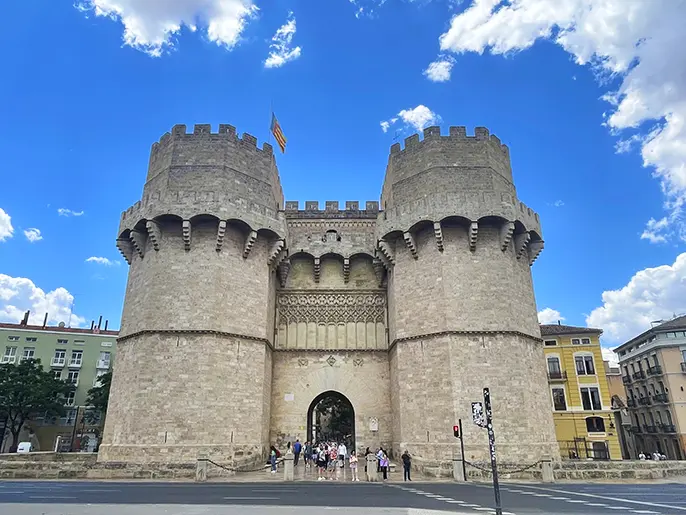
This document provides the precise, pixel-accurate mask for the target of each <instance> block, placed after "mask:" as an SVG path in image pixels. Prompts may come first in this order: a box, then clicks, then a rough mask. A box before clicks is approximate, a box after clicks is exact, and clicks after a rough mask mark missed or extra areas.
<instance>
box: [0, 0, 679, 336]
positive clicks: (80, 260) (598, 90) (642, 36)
mask: <svg viewBox="0 0 686 515" xmlns="http://www.w3.org/2000/svg"><path fill="white" fill-rule="evenodd" d="M556 2H558V0H556ZM559 2H561V3H553V2H552V0H538V1H537V2H534V1H533V0H518V1H516V2H512V3H510V2H498V1H497V0H479V1H477V2H470V1H465V2H454V1H450V0H415V1H410V0H387V1H385V2H384V1H381V0H377V1H374V0H365V1H363V0H360V1H354V2H353V1H350V0H328V1H326V2H314V1H303V0H284V1H282V2H278V5H277V6H272V5H271V3H267V2H260V1H259V0H255V1H251V0H209V1H205V0H203V1H200V0H179V1H178V2H176V3H175V7H172V8H168V9H161V8H159V6H157V5H156V3H155V2H151V1H150V0H85V1H82V2H80V3H78V2H77V4H76V5H73V2H71V1H59V2H58V1H55V2H12V3H9V4H8V5H6V6H4V7H3V11H4V14H5V19H6V20H14V21H13V22H12V23H7V24H6V26H5V29H4V30H3V32H2V34H1V35H0V57H1V60H2V63H3V77H4V78H3V80H2V81H0V102H1V104H0V113H2V114H1V116H0V149H1V150H2V155H3V159H2V163H1V164H0V177H1V178H2V181H1V183H0V184H1V185H2V187H1V188H0V209H1V210H2V211H0V319H2V320H7V321H9V320H17V319H18V318H21V313H22V312H23V311H24V310H26V309H33V310H34V311H38V312H39V313H37V317H36V319H41V320H42V317H43V312H44V311H45V310H48V311H50V312H51V319H52V320H53V321H55V322H56V321H59V320H66V319H67V318H68V316H69V312H70V310H71V308H72V297H73V313H74V315H75V317H74V319H73V323H75V324H76V323H80V324H89V323H90V320H91V319H97V317H98V316H99V315H101V314H102V315H104V317H105V318H107V319H109V320H110V324H111V326H114V327H118V326H119V318H120V315H121V307H122V302H123V295H124V290H125V285H126V275H127V265H126V263H125V262H123V261H122V259H121V257H120V256H119V254H118V252H117V249H116V247H115V245H114V240H115V238H116V232H117V227H118V221H119V216H120V213H121V211H123V210H125V209H126V208H127V207H129V206H130V205H131V204H133V203H134V202H136V201H137V200H138V199H139V198H140V194H141V191H142V187H143V183H144V179H145V173H146V167H147V160H148V152H149V150H150V145H151V144H152V143H153V142H154V141H157V140H158V138H159V137H160V136H161V135H162V134H163V133H164V132H166V131H167V130H169V129H170V128H171V126H172V125H174V124H176V123H185V124H187V125H189V126H192V125H193V124H194V123H211V124H212V125H213V127H214V128H216V127H217V126H218V124H219V123H231V124H233V125H235V126H236V127H237V128H238V130H239V132H248V133H251V134H253V135H255V136H256V137H257V138H258V139H259V140H260V141H264V140H266V139H267V138H268V137H269V134H268V129H269V116H270V104H272V105H273V106H274V111H275V112H276V114H277V116H278V118H279V120H280V122H281V125H282V127H283V130H284V132H285V134H286V136H287V138H288V149H287V152H286V154H285V155H278V157H277V163H278V166H279V170H280V173H281V181H282V184H283V188H284V193H285V196H286V199H287V200H300V201H303V202H304V201H305V200H319V201H321V202H323V201H325V200H340V201H345V200H360V201H365V200H375V199H378V197H379V195H380V187H381V183H382V180H383V174H384V170H385V166H386V161H387V158H388V151H389V147H390V145H391V144H392V143H393V142H394V139H396V138H397V139H398V140H402V139H403V138H404V137H407V136H409V135H410V134H412V133H413V132H416V131H417V130H418V129H421V127H422V126H425V125H427V124H432V123H433V122H435V123H437V124H439V125H441V126H442V127H443V128H444V130H445V131H446V132H447V127H448V126H449V125H466V126H467V127H468V131H469V132H470V133H471V132H472V131H473V129H474V127H475V126H486V127H488V128H489V129H490V130H491V132H492V133H494V134H496V135H497V136H499V137H500V138H501V140H503V142H504V143H506V144H507V145H509V147H510V149H511V156H512V163H513V170H514V176H515V182H516V186H517V189H518V193H519V197H520V199H521V200H523V201H524V202H525V203H527V204H528V205H529V206H531V207H532V208H533V209H535V210H537V211H538V212H539V214H540V215H541V220H542V224H543V233H544V234H543V236H544V239H545V242H546V248H545V250H544V251H543V253H542V255H541V257H539V259H538V261H537V262H536V264H535V265H534V267H533V273H534V281H535V286H536V296H537V302H538V306H539V310H541V311H544V310H545V311H544V313H543V316H544V317H547V318H546V319H549V320H557V319H558V318H564V322H565V323H569V324H576V325H586V324H587V323H588V324H591V325H596V326H597V325H600V327H602V328H604V329H605V342H606V344H608V345H613V344H614V343H617V342H621V340H622V339H623V338H626V337H629V336H631V335H632V334H634V333H635V332H637V331H640V330H643V329H645V328H646V326H647V324H648V322H649V321H650V320H655V319H658V318H668V317H670V316H671V315H672V314H673V313H682V312H684V311H686V254H684V255H682V257H681V258H679V256H680V255H681V253H682V252H683V250H684V237H685V235H686V231H684V228H683V223H682V216H681V202H682V200H683V199H684V198H685V197H686V194H685V193H684V192H686V178H685V176H686V171H684V164H683V163H684V160H685V159H686V150H684V149H686V135H685V133H684V131H685V129H684V118H685V116H686V87H685V84H683V83H682V82H683V77H680V76H678V74H677V75H675V76H672V75H670V74H672V73H676V72H671V71H670V67H669V66H668V65H669V63H668V62H667V63H666V62H665V61H668V60H670V59H671V60H674V59H676V60H677V64H679V63H680V64H681V66H682V67H681V69H682V70H683V64H684V62H685V60H684V59H683V56H680V55H679V54H680V53H682V54H683V53H684V51H683V50H674V48H675V47H674V46H670V47H669V48H671V50H670V52H671V53H672V54H675V55H668V54H670V52H666V51H665V49H666V48H668V45H667V42H668V41H669V38H668V37H666V36H665V37H661V35H662V34H664V33H665V32H666V33H667V35H673V36H674V37H677V38H678V37H681V38H682V40H683V38H684V36H683V35H679V32H680V29H678V27H676V26H675V25H674V23H673V22H671V21H670V20H671V19H683V17H681V14H684V13H680V12H674V11H678V10H679V9H681V10H682V11H683V5H681V6H674V4H676V3H674V4H669V3H667V4H664V5H662V6H660V5H658V6H657V7H654V4H661V2H659V1H656V2H654V3H648V4H650V5H646V6H645V7H643V9H645V10H646V12H642V13H639V18H640V19H641V20H642V22H641V23H640V24H638V25H637V22H635V21H632V20H634V17H631V16H629V14H628V12H627V13H624V14H626V16H622V14H623V13H622V12H621V8H622V5H623V4H622V3H621V2H620V3H619V4H618V5H619V8H620V13H619V15H618V14H617V13H616V12H614V13H611V14H609V13H608V12H605V11H603V10H600V9H598V10H595V11H593V12H591V11H590V10H589V9H588V6H589V5H591V4H593V2H591V1H590V0H587V1H585V0H559ZM157 3H159V2H157ZM536 3H538V7H539V9H538V10H536V9H534V8H533V7H534V4H536ZM553 4H554V5H555V6H556V7H555V8H553V7H552V6H553ZM541 5H543V6H544V7H545V6H547V7H548V9H547V10H546V9H545V8H543V9H541V8H540V7H541ZM208 6H209V7H208ZM670 6H673V7H670ZM660 7H662V10H660ZM496 8H497V9H496ZM669 9H672V11H671V12H670V11H669ZM236 13H238V14H236ZM553 13H554V14H553ZM560 13H562V14H560ZM191 26H192V27H194V28H195V30H191V29H190V28H189V27H191ZM175 27H179V30H178V31H175ZM280 27H283V28H282V30H281V31H280V32H277V31H278V30H279V28H280ZM594 27H605V29H603V30H602V31H601V30H595V28H594ZM608 27H609V28H608ZM275 35H276V37H277V40H274V39H272V38H273V37H275ZM639 40H640V41H648V43H645V44H644V45H642V46H640V45H639V46H637V45H636V42H637V41H639ZM672 41H673V39H672ZM671 44H673V43H671ZM270 45H271V47H270ZM682 47H683V48H686V43H685V44H684V45H682ZM270 52H272V58H271V59H270V60H269V59H268V58H269V55H270ZM594 55H595V60H592V59H591V58H592V57H593V56H594ZM601 58H602V59H601ZM589 60H591V61H592V62H591V63H590V64H588V61H589ZM432 62H434V63H439V65H438V66H434V68H433V69H434V71H437V72H441V73H427V72H426V70H427V69H429V66H430V64H431V63H432ZM265 63H267V64H268V65H266V64H265ZM440 63H442V64H440ZM660 74H661V75H660ZM646 77H650V78H652V83H651V81H649V80H645V79H646ZM639 79H643V80H639ZM679 80H681V81H682V82H679ZM661 86H662V87H661ZM666 86H670V87H671V89H670V88H669V87H666ZM665 91H667V93H665ZM660 95H662V96H660ZM401 112H402V113H403V115H402V116H400V115H399V113H401ZM393 118H398V120H397V121H396V122H395V123H393V124H392V125H391V126H390V128H389V129H388V130H387V131H386V132H384V130H382V124H381V122H384V121H389V120H392V119H393ZM618 146H619V147H618ZM65 209H66V210H69V211H64V210H65ZM59 210H62V211H61V214H60V211H59ZM651 220H652V221H651ZM35 229H37V230H38V231H39V232H36V231H35ZM31 240H33V241H31ZM89 258H98V259H91V260H90V261H88V259H89ZM100 258H104V259H100ZM106 260H107V261H109V264H108V262H107V261H106ZM604 292H608V293H605V295H604V296H603V293H604ZM546 308H547V310H546ZM594 310H595V311H594ZM553 311H555V312H557V313H559V314H556V313H554V312H553Z"/></svg>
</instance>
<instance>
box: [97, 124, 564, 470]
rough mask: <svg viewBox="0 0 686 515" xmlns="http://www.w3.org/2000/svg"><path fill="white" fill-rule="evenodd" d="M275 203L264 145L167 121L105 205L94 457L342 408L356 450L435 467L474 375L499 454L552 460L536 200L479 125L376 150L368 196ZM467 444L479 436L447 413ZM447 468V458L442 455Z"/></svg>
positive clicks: (179, 457) (274, 174)
mask: <svg viewBox="0 0 686 515" xmlns="http://www.w3.org/2000/svg"><path fill="white" fill-rule="evenodd" d="M304 207H305V208H304V209H300V205H299V203H298V202H285V204H284V201H283V193H282V190H281V185H280V182H279V175H278V171H277V167H276V163H275V159H274V156H273V152H272V148H271V146H270V145H268V144H264V145H263V146H262V149H259V148H257V146H256V139H255V138H254V137H253V136H250V135H248V134H243V136H242V137H240V138H239V137H238V136H237V134H236V130H235V128H234V127H232V126H230V125H220V127H219V132H218V133H212V132H211V130H210V127H209V126H208V125H196V126H195V128H194V131H193V133H192V134H187V133H186V127H185V126H183V125H179V126H176V127H174V128H173V129H172V132H171V134H169V133H167V134H165V135H164V136H163V137H162V139H161V140H160V141H159V142H158V143H155V144H154V145H153V147H152V151H151V156H150V164H149V168H148V176H147V181H146V183H145V186H144V189H143V197H142V200H141V201H140V202H137V203H136V204H135V205H134V206H133V207H131V208H129V209H128V210H127V211H126V212H124V213H123V214H122V218H121V223H120V228H119V237H118V239H117V246H118V247H119V249H120V251H121V252H122V254H123V255H124V258H125V259H126V260H127V262H128V263H129V264H130V271H129V279H128V285H127V290H126V300H125V303H124V312H123V317H122V326H121V333H120V334H121V336H120V338H119V340H118V343H117V345H118V349H117V353H118V354H117V363H116V365H115V371H114V379H113V385H112V392H111V396H110V404H109V409H108V414H107V420H106V426H105V434H104V441H103V444H102V445H101V447H100V454H99V459H100V460H102V461H174V462H191V461H194V460H195V459H196V457H197V456H198V455H199V454H201V453H202V454H206V455H209V456H210V457H211V458H212V459H213V460H215V461H222V462H226V463H233V464H238V463H251V462H256V461H258V460H261V459H262V458H263V456H264V455H265V453H266V450H267V449H268V448H269V445H270V444H272V443H274V444H277V445H284V444H285V442H286V441H294V440H295V439H296V438H300V440H301V441H305V440H308V439H311V437H312V436H313V435H316V429H314V424H315V420H314V417H313V409H314V407H315V405H316V404H317V403H318V402H319V400H320V399H322V398H324V397H326V396H332V395H333V396H337V397H340V398H341V399H345V401H346V402H348V403H349V405H350V406H351V408H352V411H353V412H354V415H353V416H352V418H353V420H352V421H351V422H352V428H353V429H352V431H351V433H352V434H351V435H349V436H350V439H351V441H352V442H353V443H354V445H355V447H356V448H357V449H358V450H364V448H365V447H367V446H369V447H374V446H378V445H383V446H384V447H386V448H390V449H392V450H393V452H394V453H397V452H398V451H400V450H401V449H403V450H404V449H405V448H408V449H410V450H411V452H412V453H413V454H414V456H415V463H416V464H417V465H420V466H424V467H425V468H427V469H432V470H433V471H438V470H439V469H441V466H442V465H449V463H450V461H451V459H452V455H453V452H454V447H455V439H454V437H453V435H452V425H453V424H454V423H455V422H456V421H457V419H459V418H462V419H463V420H465V421H467V420H470V419H471V402H472V401H479V400H481V389H482V388H483V387H484V386H488V387H489V388H490V389H491V394H492V399H493V402H494V422H495V429H496V432H497V438H498V440H497V444H498V453H499V457H500V459H501V460H503V461H505V462H519V463H529V462H531V463H532V462H534V461H536V460H537V459H538V458H539V457H541V455H543V454H548V455H551V456H557V455H558V450H557V443H556V441H555V433H554V427H553V422H552V412H551V407H550V396H549V390H548V384H547V379H546V374H545V365H544V358H543V349H542V342H541V339H540V332H539V327H538V322H537V319H536V305H535V301H534V294H533V287H532V280H531V271H530V265H531V264H532V263H533V261H534V260H535V259H536V257H537V256H538V254H539V253H540V251H541V250H542V248H543V240H542V239H541V229H540V223H539V219H538V215H537V214H536V213H534V212H533V211H532V210H531V209H529V208H528V207H526V206H525V205H524V204H522V203H521V202H519V200H518V199H517V194H516V191H515V187H514V184H513V180H512V170H511V167H510V158H509V153H508V149H507V147H506V146H505V145H502V144H501V143H500V141H499V140H498V138H496V137H495V136H491V135H489V132H488V130H487V129H484V128H477V129H476V130H475V135H474V136H467V134H466V131H465V129H464V127H451V128H450V134H449V135H448V136H441V134H440V129H439V128H438V127H429V128H427V129H425V130H424V138H423V140H422V141H420V139H419V136H418V135H414V136H411V137H409V138H407V139H406V140H405V148H404V149H401V147H400V145H399V144H395V145H393V146H392V147H391V154H390V157H389V161H388V166H387V169H386V178H385V181H384V186H383V192H382V195H381V206H380V205H379V203H378V202H375V201H374V202H367V203H366V205H365V206H364V208H363V209H361V206H360V205H359V203H358V202H355V201H348V202H346V203H345V209H340V207H339V205H338V202H337V201H334V202H326V205H325V206H324V209H320V207H319V205H318V203H317V202H309V201H308V202H306V203H305V206H304ZM464 433H465V445H466V457H467V459H469V460H481V459H484V458H485V457H486V456H487V453H488V449H487V444H486V435H485V433H484V431H483V430H482V429H480V428H478V427H476V426H473V425H471V423H468V424H464ZM444 470H448V469H447V468H445V469H444Z"/></svg>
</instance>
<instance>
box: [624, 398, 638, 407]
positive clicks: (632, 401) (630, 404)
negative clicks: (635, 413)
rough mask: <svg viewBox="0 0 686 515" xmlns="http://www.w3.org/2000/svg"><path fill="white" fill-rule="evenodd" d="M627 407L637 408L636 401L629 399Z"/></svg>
mask: <svg viewBox="0 0 686 515" xmlns="http://www.w3.org/2000/svg"><path fill="white" fill-rule="evenodd" d="M626 405H627V406H628V407H629V408H635V407H636V399H627V401H626Z"/></svg>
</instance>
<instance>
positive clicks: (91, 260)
mask: <svg viewBox="0 0 686 515" xmlns="http://www.w3.org/2000/svg"><path fill="white" fill-rule="evenodd" d="M86 263H96V264H98V265H105V266H114V265H119V261H114V260H111V259H107V258H106V257H97V256H91V257H89V258H88V259H86Z"/></svg>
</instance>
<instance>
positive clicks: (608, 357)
mask: <svg viewBox="0 0 686 515" xmlns="http://www.w3.org/2000/svg"><path fill="white" fill-rule="evenodd" d="M600 350H601V352H602V353H603V361H609V362H610V366H611V367H618V366H619V358H618V356H617V354H615V353H614V352H613V351H612V349H609V348H608V347H601V348H600Z"/></svg>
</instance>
